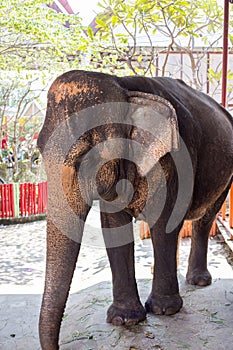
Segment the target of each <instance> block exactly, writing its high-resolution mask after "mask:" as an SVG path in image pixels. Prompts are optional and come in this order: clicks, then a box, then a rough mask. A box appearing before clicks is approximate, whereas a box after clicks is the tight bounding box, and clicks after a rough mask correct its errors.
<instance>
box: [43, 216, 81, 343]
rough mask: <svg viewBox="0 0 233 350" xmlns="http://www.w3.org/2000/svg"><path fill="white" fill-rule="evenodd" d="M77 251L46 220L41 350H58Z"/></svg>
mask: <svg viewBox="0 0 233 350" xmlns="http://www.w3.org/2000/svg"><path fill="white" fill-rule="evenodd" d="M79 249H80V243H77V242H74V241H73V240H72V239H70V238H68V237H67V236H66V235H64V234H63V233H61V232H60V231H59V230H58V229H57V227H56V226H55V225H54V224H53V223H52V222H51V221H50V220H48V223H47V266H46V284H45V291H44V296H43V301H42V307H41V314H40V323H39V333H40V341H41V347H42V349H43V350H57V349H58V338H59V331H60V325H61V321H62V316H63V312H64V308H65V304H66V300H67V297H68V293H69V289H70V284H71V280H72V276H73V272H74V268H75V264H76V260H77V257H78V253H79Z"/></svg>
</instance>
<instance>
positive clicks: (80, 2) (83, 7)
mask: <svg viewBox="0 0 233 350" xmlns="http://www.w3.org/2000/svg"><path fill="white" fill-rule="evenodd" d="M98 2H99V1H98V0H86V1H85V0H69V4H70V6H71V7H72V9H73V10H74V12H75V13H79V14H80V17H82V18H83V24H84V25H88V24H90V23H91V21H92V20H93V18H94V17H95V16H96V13H97V12H98V11H99V10H100V8H99V7H98V6H97V3H98Z"/></svg>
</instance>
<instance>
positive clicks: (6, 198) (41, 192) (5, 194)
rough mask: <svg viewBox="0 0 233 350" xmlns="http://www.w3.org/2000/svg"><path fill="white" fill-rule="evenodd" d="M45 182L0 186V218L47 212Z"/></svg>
mask: <svg viewBox="0 0 233 350" xmlns="http://www.w3.org/2000/svg"><path fill="white" fill-rule="evenodd" d="M47 203H48V186H47V182H41V183H38V184H32V183H23V184H17V183H14V184H2V185H0V217H1V218H13V217H23V216H30V215H36V214H44V213H46V212H47Z"/></svg>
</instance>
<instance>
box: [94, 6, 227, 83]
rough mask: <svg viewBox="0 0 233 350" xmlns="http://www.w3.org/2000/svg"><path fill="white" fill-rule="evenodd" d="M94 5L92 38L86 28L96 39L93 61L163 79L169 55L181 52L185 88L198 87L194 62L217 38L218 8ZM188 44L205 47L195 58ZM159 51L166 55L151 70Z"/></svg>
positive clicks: (220, 16)
mask: <svg viewBox="0 0 233 350" xmlns="http://www.w3.org/2000/svg"><path fill="white" fill-rule="evenodd" d="M100 6H101V7H102V13H101V14H99V15H98V16H97V19H96V23H97V26H98V29H99V31H98V33H97V36H96V37H97V38H96V37H94V36H93V32H92V31H91V29H90V28H89V30H88V34H89V38H90V40H91V41H96V40H98V45H97V46H98V47H99V52H98V55H97V54H95V57H98V60H100V59H102V62H103V64H104V65H105V66H110V67H112V70H114V69H122V71H123V70H124V73H125V71H128V72H130V73H131V74H136V75H138V74H140V75H149V76H155V75H156V74H159V75H162V76H164V75H166V74H167V72H166V66H167V62H168V59H169V54H170V53H171V52H172V51H174V50H182V51H183V52H185V53H186V54H187V55H188V57H189V60H190V67H191V69H192V77H190V80H191V83H192V84H193V85H195V87H196V88H200V86H199V85H200V83H199V81H198V75H197V71H198V67H199V65H200V61H201V60H202V59H203V56H204V54H205V52H206V51H207V50H208V49H209V48H211V47H213V46H214V45H215V44H216V43H217V42H218V41H219V40H220V39H221V37H222V23H223V8H222V6H221V5H220V4H219V2H218V1H216V0H207V1H204V2H203V1H200V0H197V1H192V0H175V1H170V0H162V1H152V0H149V1H148V0H126V1H121V0H102V2H101V3H100ZM159 40H160V42H159ZM161 40H162V42H161ZM194 42H197V43H198V45H199V46H204V47H205V50H204V51H203V53H202V54H201V55H200V56H199V57H195V55H194V54H193V48H194ZM161 46H162V49H161ZM109 47H111V55H109V51H110V49H109ZM142 47H143V48H142ZM161 51H162V52H164V51H166V55H165V57H164V62H163V64H162V65H161V66H160V67H157V66H156V63H155V58H156V55H158V53H159V52H161ZM126 66H127V68H126V69H125V67H126ZM157 71H158V72H157Z"/></svg>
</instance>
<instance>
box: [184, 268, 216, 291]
mask: <svg viewBox="0 0 233 350" xmlns="http://www.w3.org/2000/svg"><path fill="white" fill-rule="evenodd" d="M186 280H187V282H188V283H189V284H192V285H197V286H200V287H204V286H208V285H209V284H211V282H212V277H211V274H210V273H209V271H208V270H204V271H200V270H198V269H194V270H192V271H190V270H189V271H188V273H187V275H186Z"/></svg>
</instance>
